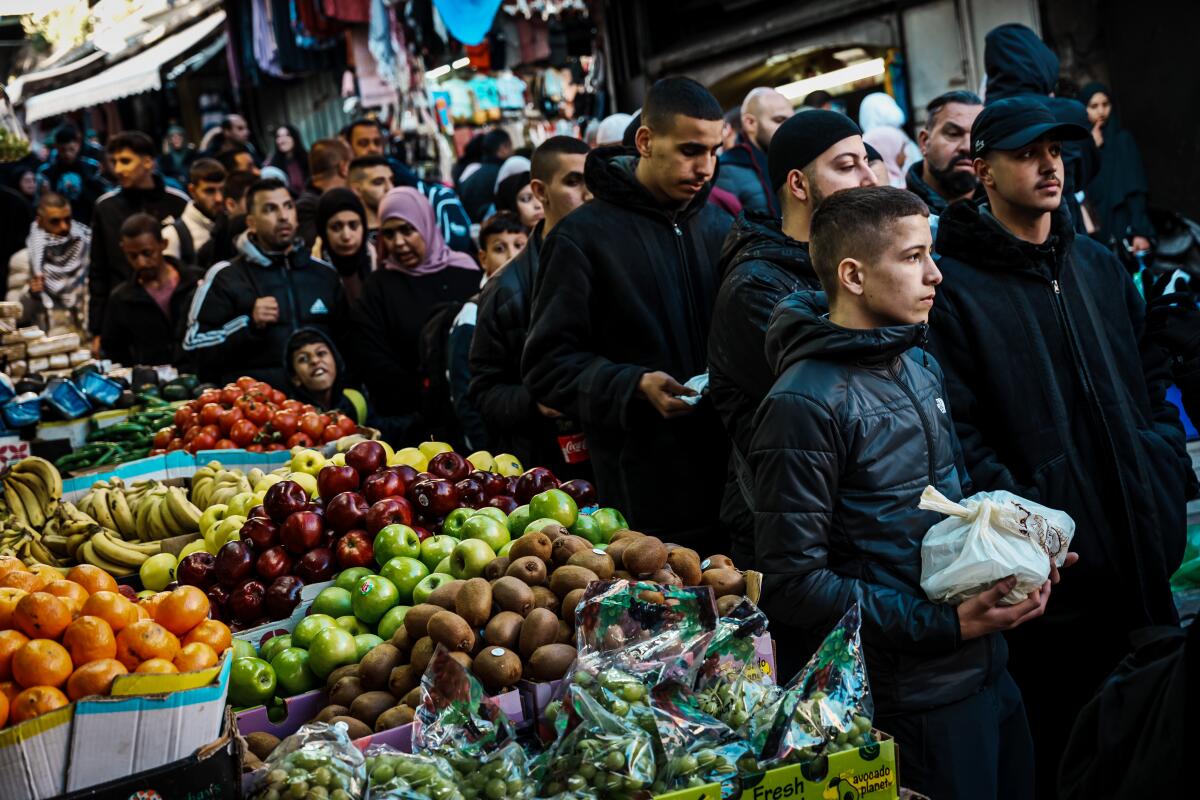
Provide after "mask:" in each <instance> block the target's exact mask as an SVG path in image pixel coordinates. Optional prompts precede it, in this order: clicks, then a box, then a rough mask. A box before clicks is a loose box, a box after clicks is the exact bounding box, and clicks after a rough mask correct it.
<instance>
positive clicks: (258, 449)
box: [246, 444, 266, 453]
mask: <svg viewBox="0 0 1200 800" xmlns="http://www.w3.org/2000/svg"><path fill="white" fill-rule="evenodd" d="M265 451H266V448H265V447H263V446H262V445H261V444H251V445H247V446H246V452H247V453H262V452H265Z"/></svg>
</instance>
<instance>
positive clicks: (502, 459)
mask: <svg viewBox="0 0 1200 800" xmlns="http://www.w3.org/2000/svg"><path fill="white" fill-rule="evenodd" d="M492 471H493V472H498V473H499V474H501V475H503V476H504V477H506V478H513V477H516V476H517V475H520V474H521V473H522V472H524V471H525V468H524V467H523V466H521V462H520V461H519V460H517V457H516V456H514V455H513V454H512V453H500V454H499V455H497V456H496V457H495V458H493V459H492Z"/></svg>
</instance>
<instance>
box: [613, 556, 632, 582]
mask: <svg viewBox="0 0 1200 800" xmlns="http://www.w3.org/2000/svg"><path fill="white" fill-rule="evenodd" d="M609 558H612V556H609ZM613 577H614V578H617V579H619V580H623V581H631V580H633V576H632V575H630V574H629V573H628V572H626V571H625V570H623V569H619V570H617V571H616V572H614V573H613Z"/></svg>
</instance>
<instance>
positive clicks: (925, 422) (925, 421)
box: [887, 359, 937, 486]
mask: <svg viewBox="0 0 1200 800" xmlns="http://www.w3.org/2000/svg"><path fill="white" fill-rule="evenodd" d="M898 360H899V359H896V361H898ZM896 361H892V363H890V364H888V368H887V371H888V375H890V376H891V378H892V380H893V381H895V382H896V385H897V386H899V387H900V389H901V391H903V392H904V394H906V395H907V396H908V400H909V402H910V403H912V405H913V408H914V409H916V411H917V416H918V417H920V419H921V430H922V431H923V432H924V433H925V453H926V455H927V457H928V461H929V485H930V486H937V465H936V464H934V462H933V429H932V428H930V426H929V418H928V417H926V416H925V409H923V408H921V404H920V403H919V402H918V401H917V396H916V394H914V393H913V390H912V389H910V388H909V386H908V384H907V383H905V382H904V381H902V380H901V379H900V371H899V370H897V369H896Z"/></svg>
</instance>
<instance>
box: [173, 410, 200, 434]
mask: <svg viewBox="0 0 1200 800" xmlns="http://www.w3.org/2000/svg"><path fill="white" fill-rule="evenodd" d="M195 419H196V414H195V412H194V411H192V410H191V409H190V408H188V407H187V406H181V407H179V408H178V409H176V411H175V427H176V428H179V430H181V431H182V430H186V429H187V428H188V427H189V426H190V425H191V424H192V422H194V421H195Z"/></svg>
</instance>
